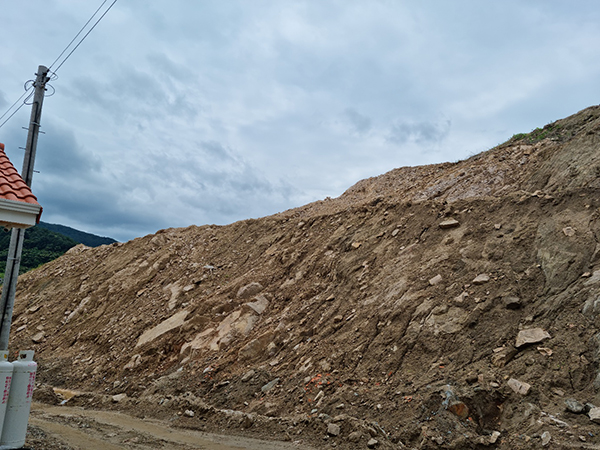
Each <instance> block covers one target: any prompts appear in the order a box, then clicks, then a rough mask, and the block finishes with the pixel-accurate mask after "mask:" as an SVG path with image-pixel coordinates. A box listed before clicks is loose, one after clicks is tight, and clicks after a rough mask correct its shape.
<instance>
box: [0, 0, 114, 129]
mask: <svg viewBox="0 0 600 450" xmlns="http://www.w3.org/2000/svg"><path fill="white" fill-rule="evenodd" d="M106 2H108V0H104V1H103V2H102V4H101V5H100V6H99V7H98V9H96V11H95V12H94V14H92V16H91V17H90V18H89V19H88V21H87V22H86V23H85V25H83V27H81V30H79V32H78V33H77V34H76V35H75V37H74V38H73V39H71V42H69V44H68V45H67V46H66V47H65V48H64V50H63V51H62V52H61V53H60V55H58V57H57V58H56V59H55V60H54V62H53V63H52V64H51V65H50V67H49V69H52V67H53V66H54V64H56V63H57V62H58V61H59V60H60V58H61V57H62V56H63V55H64V54H65V53H66V52H67V50H68V49H69V47H71V45H73V42H75V40H76V39H77V38H78V37H79V35H80V34H81V33H82V32H83V30H85V28H86V27H87V26H88V25H89V24H90V22H91V21H92V20H93V19H94V17H96V15H97V14H98V12H99V11H100V10H101V9H102V7H103V6H104V5H105V4H106ZM115 3H117V0H114V1H113V2H112V3H111V4H110V6H109V7H108V8H107V9H106V11H104V13H102V15H101V16H100V17H99V18H98V20H97V21H96V22H95V23H94V25H92V27H91V28H90V29H89V30H88V32H87V33H86V34H85V35H84V36H83V37H82V38H81V40H80V41H79V42H78V43H77V45H76V46H75V47H74V48H73V49H72V50H71V51H70V52H69V54H68V55H67V56H66V57H65V58H64V59H63V60H62V62H61V63H60V64H59V65H58V67H57V68H56V69H55V70H54V71H51V72H49V73H50V74H51V75H50V77H51V78H50V79H51V80H56V79H57V78H58V75H57V74H56V72H58V69H60V68H61V67H62V65H63V64H64V63H65V62H66V61H67V59H69V57H70V56H71V55H72V54H73V53H74V52H75V50H77V48H78V47H79V46H80V45H81V43H82V42H83V41H84V40H85V38H87V37H88V36H89V34H90V33H91V32H92V31H93V30H94V28H96V25H98V24H99V23H100V21H101V20H102V19H103V18H104V16H106V14H107V13H108V12H109V11H110V10H111V9H112V7H113V6H114V5H115ZM29 82H32V84H31V85H30V86H27V83H29ZM27 83H25V85H26V87H25V92H24V93H23V94H22V95H21V96H20V97H19V98H18V99H17V100H16V101H15V102H14V103H13V104H12V105H11V106H10V108H8V109H7V110H6V112H5V113H4V114H2V116H0V120H2V119H3V118H4V117H6V116H7V115H8V114H9V113H10V112H11V110H12V109H13V108H14V107H15V106H16V105H17V104H18V103H19V102H20V101H21V100H23V98H24V97H25V96H26V95H27V94H28V93H29V91H31V90H32V88H33V80H30V81H28V82H27ZM48 86H50V85H48ZM50 87H52V86H50ZM52 89H54V88H52ZM32 95H33V92H32V93H30V94H29V96H28V97H27V98H26V99H25V100H23V103H21V105H19V107H18V108H17V109H16V110H15V111H13V112H12V114H10V116H8V118H7V119H6V120H5V121H4V122H2V123H0V128H2V127H3V126H4V124H6V122H8V121H9V120H10V119H11V118H12V117H13V116H14V115H15V114H16V113H17V112H18V111H19V110H20V109H21V108H22V107H23V106H25V104H26V103H27V100H29V98H31V96H32ZM50 95H54V92H52V94H50Z"/></svg>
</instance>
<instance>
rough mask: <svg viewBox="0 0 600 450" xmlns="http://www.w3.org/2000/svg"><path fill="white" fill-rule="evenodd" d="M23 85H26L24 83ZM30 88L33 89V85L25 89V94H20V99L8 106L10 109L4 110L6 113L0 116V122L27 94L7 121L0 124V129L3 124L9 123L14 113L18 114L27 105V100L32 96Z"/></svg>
mask: <svg viewBox="0 0 600 450" xmlns="http://www.w3.org/2000/svg"><path fill="white" fill-rule="evenodd" d="M25 85H27V83H25ZM32 88H33V85H30V86H29V87H27V88H25V92H23V94H22V95H21V96H20V97H19V98H18V99H17V101H16V102H14V103H13V104H12V105H11V106H10V108H8V109H7V110H6V112H5V113H4V114H2V116H0V120H2V119H3V118H4V117H5V116H6V115H7V114H8V113H9V112H10V111H11V110H12V109H13V108H14V107H15V106H16V105H17V103H19V102H20V101H21V100H23V98H24V97H25V96H26V95H27V94H29V95H28V96H27V97H26V98H25V100H23V102H22V103H21V104H20V105H19V107H18V108H17V109H15V110H14V111H13V113H12V114H11V115H10V116H8V118H7V119H6V120H5V121H4V122H2V123H0V128H2V127H3V126H4V124H5V123H6V122H8V121H9V120H10V119H11V118H12V116H14V115H15V114H16V113H18V112H19V110H20V109H21V108H22V107H23V106H25V105H26V104H27V100H29V99H30V98H31V96H32V95H33V92H30V91H31V90H32Z"/></svg>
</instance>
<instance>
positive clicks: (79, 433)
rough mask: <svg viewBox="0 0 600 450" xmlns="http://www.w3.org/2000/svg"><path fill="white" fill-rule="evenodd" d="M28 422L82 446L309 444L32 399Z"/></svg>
mask: <svg viewBox="0 0 600 450" xmlns="http://www.w3.org/2000/svg"><path fill="white" fill-rule="evenodd" d="M29 422H30V424H31V425H35V426H37V427H39V428H40V429H42V430H43V431H45V432H46V433H48V434H51V435H54V436H55V437H57V438H59V439H60V440H62V441H64V442H65V443H66V444H67V445H69V446H71V447H73V448H75V449H85V450H123V449H131V448H157V449H158V448H160V449H169V448H173V449H175V448H177V449H190V450H191V449H200V450H240V449H247V450H286V449H287V450H291V449H294V450H303V449H304V450H310V448H309V447H305V446H302V447H301V446H299V445H296V444H292V443H289V442H271V441H263V440H259V439H252V438H244V437H239V436H221V435H217V434H210V433H205V432H201V431H193V430H182V429H176V428H170V427H169V426H168V425H167V424H165V423H163V422H161V421H158V420H148V419H144V420H142V419H137V418H135V417H131V416H128V415H126V414H122V413H118V412H113V411H97V410H84V409H82V408H76V407H67V406H49V405H45V404H41V403H33V405H32V415H31V417H30V420H29Z"/></svg>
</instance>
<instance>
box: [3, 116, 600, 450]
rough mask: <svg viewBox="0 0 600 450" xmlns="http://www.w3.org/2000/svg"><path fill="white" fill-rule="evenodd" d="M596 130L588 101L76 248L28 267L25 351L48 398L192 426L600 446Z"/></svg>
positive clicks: (317, 438)
mask: <svg viewBox="0 0 600 450" xmlns="http://www.w3.org/2000/svg"><path fill="white" fill-rule="evenodd" d="M599 133H600V107H592V108H588V109H586V110H584V111H581V112H580V113H578V114H576V115H574V116H572V117H569V118H567V119H564V120H560V121H558V122H556V123H553V124H550V125H548V126H546V127H545V128H544V129H543V130H538V131H536V132H535V133H532V134H531V135H528V136H520V137H519V139H517V138H515V139H512V140H510V141H508V142H507V143H505V144H502V145H500V146H498V147H496V148H494V149H491V150H489V151H488V152H484V153H482V154H479V155H476V156H474V157H472V158H469V159H468V160H465V161H460V162H457V163H452V164H451V163H446V164H439V165H431V166H422V167H410V168H401V169H396V170H393V171H391V172H389V173H387V174H384V175H381V176H379V177H376V178H371V179H368V180H363V181H361V182H359V183H357V184H356V185H355V186H353V187H352V188H350V189H349V190H348V191H347V192H346V193H344V194H343V195H342V196H340V197H339V198H336V199H326V200H324V201H320V202H315V203H312V204H310V205H307V206H305V207H302V208H298V209H294V210H290V211H286V212H283V213H281V214H277V215H274V216H270V217H265V218H262V219H257V220H246V221H241V222H236V223H234V224H231V225H228V226H202V227H197V226H192V227H188V228H184V229H168V230H161V231H159V232H158V233H156V234H155V235H150V236H146V237H143V238H138V239H135V240H133V241H130V242H127V243H124V244H112V245H109V246H103V247H99V248H95V249H91V248H87V247H83V246H78V247H75V248H73V249H71V250H70V251H69V252H68V253H67V254H66V255H65V256H63V257H62V258H60V259H58V260H56V261H54V262H52V263H49V264H47V265H44V266H42V267H40V268H39V269H36V270H34V271H32V272H29V273H27V274H25V275H23V276H21V277H20V279H19V290H18V294H17V303H16V305H15V316H14V325H13V335H12V343H11V348H12V349H13V352H14V351H16V349H25V348H33V349H35V350H36V355H37V361H38V362H39V364H40V369H39V375H38V379H39V381H40V383H41V385H40V388H39V389H38V391H37V393H36V396H37V398H38V399H39V400H40V401H46V402H49V403H52V402H57V401H60V399H57V397H56V396H55V395H54V391H53V390H52V387H54V388H66V389H74V390H78V391H80V392H81V393H80V394H78V395H75V396H73V397H72V398H70V399H69V400H68V401H67V403H66V404H67V405H68V406H71V407H73V406H81V407H84V408H85V409H86V410H95V409H98V410H104V411H107V410H118V411H124V412H127V413H129V414H131V415H133V416H135V417H139V418H148V419H150V418H152V419H156V420H162V421H168V423H169V424H170V426H172V427H178V428H180V429H186V430H196V431H198V430H200V431H217V432H222V431H223V430H224V431H225V432H226V433H227V434H230V435H245V436H253V437H259V438H266V439H273V438H276V439H279V440H281V441H287V442H292V443H293V442H295V441H302V443H303V444H305V445H306V444H310V445H313V446H314V447H317V448H333V447H336V448H348V449H352V448H367V446H369V447H371V448H415V449H417V448H418V449H429V448H455V449H467V448H484V447H490V448H502V449H520V448H523V449H525V448H540V447H541V446H542V445H545V448H551V449H552V448H565V447H570V446H574V448H596V446H598V445H599V444H600V436H599V435H600V425H599V424H597V423H595V422H593V421H591V420H590V417H589V416H588V414H586V413H585V411H587V410H589V409H590V408H592V407H594V405H600V396H599V395H598V388H600V378H598V379H597V378H596V377H597V374H598V369H599V361H598V360H599V358H600V356H599V355H600V334H599V333H598V331H599V328H600V320H599V318H598V313H599V312H600V300H599V299H600V260H599V258H600V252H599V249H600V246H599V245H598V242H599V241H598V237H599V233H600V220H599V219H600V197H599V195H598V194H599V192H600V178H599V177H598V175H600V151H599V149H600V148H599V147H600V136H599ZM523 330H533V331H526V332H525V334H527V333H529V334H530V335H533V336H534V337H533V338H529V341H526V342H525V343H524V344H522V345H521V342H520V340H521V339H522V337H523V334H522V333H520V332H521V331H523ZM517 337H519V341H517ZM567 399H574V400H576V401H578V402H579V403H581V406H582V408H583V407H584V405H585V404H586V403H589V405H587V407H585V409H584V411H581V412H578V413H575V412H569V411H567V410H566V406H565V400H567ZM571 404H572V402H571ZM574 409H577V408H571V410H574ZM590 414H592V413H591V412H590ZM149 448H152V447H149ZM182 448H185V447H182Z"/></svg>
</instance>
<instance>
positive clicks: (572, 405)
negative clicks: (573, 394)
mask: <svg viewBox="0 0 600 450" xmlns="http://www.w3.org/2000/svg"><path fill="white" fill-rule="evenodd" d="M565 408H566V410H567V411H569V412H572V413H573V414H581V413H582V412H583V409H584V408H585V406H584V405H583V403H580V402H578V401H577V400H575V399H574V398H568V399H566V400H565Z"/></svg>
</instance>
